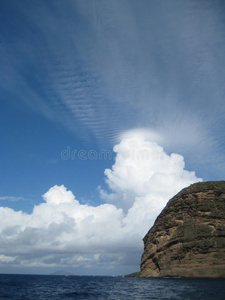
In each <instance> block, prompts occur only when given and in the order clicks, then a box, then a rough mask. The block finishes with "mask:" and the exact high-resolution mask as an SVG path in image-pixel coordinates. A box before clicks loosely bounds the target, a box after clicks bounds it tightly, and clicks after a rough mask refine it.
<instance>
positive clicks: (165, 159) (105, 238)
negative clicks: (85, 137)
mask: <svg viewBox="0 0 225 300" xmlns="http://www.w3.org/2000/svg"><path fill="white" fill-rule="evenodd" d="M114 151H115V152H116V159H115V163H114V165H113V166H112V169H106V170H105V175H106V182H107V184H108V186H109V188H110V190H111V191H112V192H111V193H108V192H106V191H104V190H103V189H101V188H99V190H100V194H101V196H102V197H103V198H104V200H105V201H108V202H110V203H105V204H101V205H99V206H97V207H94V206H91V205H82V204H80V203H79V201H78V200H77V199H76V198H75V196H74V195H73V193H72V192H71V191H68V190H67V189H66V187H65V186H64V185H61V186H57V185H55V186H53V187H51V188H50V189H49V191H48V192H46V193H45V194H44V195H43V199H44V201H45V202H44V203H40V204H39V205H36V206H35V207H34V209H33V211H32V213H31V214H27V213H24V212H22V211H14V210H12V209H10V208H7V207H6V208H3V207H0V231H1V235H0V254H1V256H0V264H1V265H2V266H8V267H10V266H11V267H13V266H14V267H18V266H19V267H24V268H26V267H27V268H29V267H36V268H37V267H42V268H44V267H45V268H46V267H54V266H60V267H61V266H63V267H64V266H70V267H73V268H84V269H85V268H90V269H92V273H93V272H95V271H96V270H97V268H99V267H102V268H105V270H107V269H108V268H112V269H114V270H117V269H119V268H121V267H123V268H124V270H125V269H126V268H128V265H129V264H130V266H132V264H133V266H134V268H138V265H139V260H140V256H141V253H142V249H143V245H142V238H143V237H144V235H145V234H146V232H147V231H148V230H149V228H150V227H151V226H152V225H153V222H154V220H155V218H156V217H157V215H158V214H159V213H160V211H161V210H162V208H163V207H164V206H165V204H166V202H167V201H168V200H169V199H170V198H171V197H172V196H173V195H174V194H176V193H177V192H178V191H179V190H180V189H182V188H184V187H186V186H188V185H190V184H191V183H194V182H196V181H200V180H201V179H200V178H197V177H196V176H195V173H194V172H189V171H186V170H185V169H184V159H183V157H182V156H181V155H178V154H175V153H172V154H171V155H168V154H166V153H165V152H164V150H163V148H162V147H160V146H159V145H158V144H156V143H155V142H152V141H151V140H149V138H148V136H147V135H145V133H143V132H140V131H139V132H138V131H137V132H136V134H135V135H133V136H129V135H126V136H124V137H123V138H122V140H121V142H120V143H119V144H117V145H116V146H115V147H114ZM106 272H107V271H106Z"/></svg>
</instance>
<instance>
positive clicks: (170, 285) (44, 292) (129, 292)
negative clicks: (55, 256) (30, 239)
mask: <svg viewBox="0 0 225 300" xmlns="http://www.w3.org/2000/svg"><path fill="white" fill-rule="evenodd" d="M0 299H10V300H14V299H15V300H26V299H29V300H37V299H41V300H45V299H53V300H57V299H60V300H62V299H96V300H98V299H99V300H100V299H102V300H103V299H104V300H105V299H114V300H120V299H126V300H127V299H128V300H131V299H152V300H153V299H157V300H158V299H173V300H176V299H179V300H185V299H189V300H194V299H198V300H201V299H202V300H214V299H215V300H222V299H223V300H224V299H225V279H184V278H125V277H104V276H96V277H95V276H53V275H51V276H50V275H49V276H45V275H5V274H1V275H0Z"/></svg>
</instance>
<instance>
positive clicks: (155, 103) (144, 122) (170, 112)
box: [0, 0, 225, 167]
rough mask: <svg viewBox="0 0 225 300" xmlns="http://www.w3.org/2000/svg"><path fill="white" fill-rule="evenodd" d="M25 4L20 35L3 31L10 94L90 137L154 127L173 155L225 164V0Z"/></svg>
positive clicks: (104, 139)
mask: <svg viewBox="0 0 225 300" xmlns="http://www.w3.org/2000/svg"><path fill="white" fill-rule="evenodd" d="M5 5H6V6H7V5H9V9H10V4H5ZM15 5H16V6H15V8H13V10H12V12H11V15H12V20H13V19H15V18H16V20H17V23H16V25H13V23H11V36H10V37H9V36H7V31H6V32H4V28H5V26H2V28H3V29H2V30H3V33H5V34H3V42H2V44H1V46H2V47H1V54H2V56H4V58H5V59H4V62H3V65H2V71H1V72H0V74H1V83H0V84H2V89H4V91H6V90H7V92H9V90H10V93H11V92H12V90H15V93H16V95H17V99H18V98H20V99H22V100H23V101H24V102H25V103H27V104H28V105H29V106H30V107H32V108H33V109H34V110H39V111H41V113H43V114H44V115H45V116H47V117H49V118H51V119H53V120H54V121H59V122H61V123H62V124H64V125H65V126H66V127H67V128H69V129H70V130H72V131H73V132H75V133H76V134H77V135H79V136H80V137H82V138H83V139H86V140H88V139H91V138H92V137H94V138H96V139H97V140H98V141H99V142H102V143H107V142H109V141H112V140H113V139H114V138H115V137H116V136H117V135H119V134H120V133H121V132H122V131H124V130H127V129H130V128H138V127H148V128H152V129H154V130H156V131H159V132H160V133H161V135H162V136H163V137H164V143H163V145H164V147H166V149H167V150H168V151H174V150H176V151H178V152H180V153H182V154H183V155H185V157H187V156H188V159H190V160H193V159H194V158H196V159H195V163H197V162H201V163H202V164H205V163H208V162H207V161H211V162H213V163H211V167H213V165H215V163H214V160H215V159H216V158H217V159H216V160H217V163H216V164H217V165H221V163H223V161H224V154H223V153H224V148H225V145H224V142H223V141H224V134H223V130H222V129H223V128H224V125H225V124H224V111H225V104H224V78H225V73H224V72H225V71H224V70H225V68H224V66H225V58H224V50H225V42H224V38H223V36H224V22H223V12H224V10H225V7H224V3H223V2H221V1H213V3H212V2H211V1H208V0H207V1H204V2H198V3H196V1H188V2H187V1H183V0H181V1H175V0H174V1H170V2H161V1H153V2H149V1H145V0H143V1H141V2H140V3H139V2H138V3H137V1H122V2H121V1H119V0H115V1H110V2H109V1H97V2H95V3H92V2H91V1H89V0H83V1H75V2H67V3H64V2H63V3H62V2H60V1H48V2H47V3H46V2H45V1H39V2H38V5H37V4H32V3H29V4H28V3H27V5H19V4H15ZM11 9H12V8H11ZM15 9H16V14H15ZM40 18H41V20H42V21H41V22H40ZM16 26H17V27H16ZM17 28H20V29H23V30H24V29H25V28H26V35H24V34H23V35H22V34H21V33H20V32H22V30H20V31H19V32H17V31H18V29H17ZM5 30H6V29H5ZM34 33H35V34H34ZM13 40H15V41H16V47H13ZM14 43H15V42H14ZM24 58H26V59H24ZM2 79H3V80H2ZM5 82H6V84H5ZM3 85H4V87H3ZM12 87H13V88H12ZM215 153H216V154H215ZM196 154H197V155H196ZM206 157H207V158H206Z"/></svg>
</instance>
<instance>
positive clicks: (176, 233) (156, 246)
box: [141, 181, 225, 277]
mask: <svg viewBox="0 0 225 300" xmlns="http://www.w3.org/2000/svg"><path fill="white" fill-rule="evenodd" d="M143 241H144V253H143V255H142V259H141V277H167V276H169V277H170V276H172V277H225V181H215V182H201V183H196V184H192V185H191V186H190V187H188V188H185V189H183V190H182V191H181V192H179V193H178V194H177V195H176V196H175V197H173V198H172V199H171V200H170V201H169V202H168V203H167V205H166V207H165V208H164V209H163V211H162V212H161V214H160V215H159V216H158V218H157V219H156V221H155V224H154V225H153V227H152V228H151V229H150V230H149V232H148V233H147V234H146V236H145V237H144V239H143Z"/></svg>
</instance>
